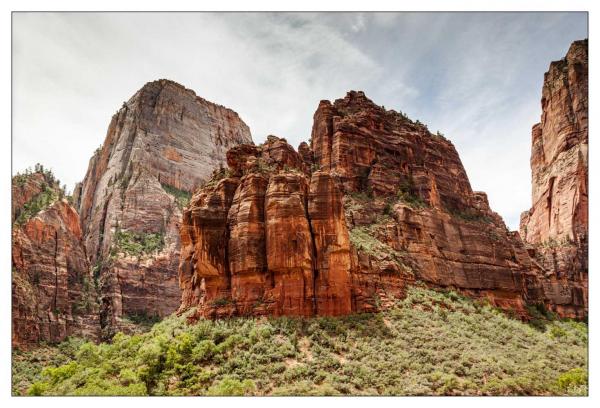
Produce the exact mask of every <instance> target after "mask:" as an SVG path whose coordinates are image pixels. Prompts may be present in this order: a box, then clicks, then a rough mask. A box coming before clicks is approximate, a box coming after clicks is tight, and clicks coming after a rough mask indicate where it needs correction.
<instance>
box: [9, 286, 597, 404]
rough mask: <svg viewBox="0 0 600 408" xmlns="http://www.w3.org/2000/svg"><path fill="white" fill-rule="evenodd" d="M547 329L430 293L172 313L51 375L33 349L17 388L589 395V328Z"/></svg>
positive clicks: (93, 348)
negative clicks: (297, 310)
mask: <svg viewBox="0 0 600 408" xmlns="http://www.w3.org/2000/svg"><path fill="white" fill-rule="evenodd" d="M544 326H545V327H543V328H542V329H539V328H535V327H533V326H532V325H530V324H526V323H523V322H521V321H518V320H514V319H511V318H509V317H508V316H506V315H505V314H503V313H501V312H499V311H497V310H496V309H494V308H492V307H490V306H487V305H485V304H483V303H480V302H475V301H472V300H470V299H467V298H463V297H461V296H459V295H457V294H455V293H452V292H449V293H440V292H434V291H432V290H428V289H424V288H412V289H411V290H410V291H409V294H408V297H407V298H406V299H405V300H403V301H399V302H398V303H397V305H396V306H395V307H394V308H391V309H389V310H386V311H384V312H382V313H378V314H371V315H355V316H348V317H343V318H318V319H290V318H277V319H265V318H263V319H241V318H239V319H232V320H226V321H216V322H212V321H200V322H199V323H197V324H195V325H191V326H190V325H187V324H186V323H185V318H184V317H170V318H168V319H166V320H164V321H162V322H161V323H158V324H156V325H155V326H154V327H153V328H152V330H151V331H150V332H148V333H144V334H138V335H134V336H126V335H122V334H118V335H117V336H115V338H114V341H113V343H112V344H101V345H93V344H90V343H86V344H84V345H83V346H81V348H80V349H79V351H78V352H77V355H76V357H75V358H74V359H72V360H71V362H70V363H68V364H65V365H63V366H60V367H58V368H48V369H46V370H45V371H44V374H43V375H41V376H40V374H39V372H38V371H35V369H34V368H32V363H31V361H30V360H28V356H30V355H31V356H34V355H35V354H36V353H37V354H40V351H39V350H38V351H35V352H30V353H21V354H20V355H18V358H16V359H15V360H16V364H14V366H13V390H19V389H20V390H23V389H24V388H25V385H26V384H27V382H28V381H29V382H31V381H38V382H37V383H35V384H34V385H33V386H32V387H30V388H29V392H30V393H31V394H110V395H115V394H154V395H156V394H160V395H164V394H170V395H206V394H209V395H244V394H245V395H264V394H268V395H273V394H274V395H307V394H317V395H324V394H325V395H337V394H356V395H379V394H387V395H423V394H459V395H480V394H494V395H498V394H579V395H581V394H584V395H585V394H587V375H586V372H587V325H585V324H584V323H576V322H571V321H549V322H546V323H545V324H544ZM63 348H64V349H65V350H66V351H65V350H63V351H61V350H58V349H54V350H50V349H47V348H45V349H42V350H43V351H42V353H52V352H54V353H56V356H55V357H54V360H56V362H58V363H64V362H65V361H68V360H69V356H70V355H72V353H71V354H69V353H70V350H71V348H72V347H67V346H63ZM60 356H62V357H60ZM59 357H60V358H59ZM13 358H14V357H13ZM38 359H39V357H38ZM61 359H63V361H60V360H61ZM49 363H50V364H51V363H52V360H49V361H44V362H42V363H39V362H38V363H37V364H38V365H37V366H35V365H34V366H33V367H39V366H41V365H47V364H49ZM24 367H25V368H27V369H28V370H29V374H28V375H25V374H23V372H22V369H23V368H24ZM15 382H16V384H15Z"/></svg>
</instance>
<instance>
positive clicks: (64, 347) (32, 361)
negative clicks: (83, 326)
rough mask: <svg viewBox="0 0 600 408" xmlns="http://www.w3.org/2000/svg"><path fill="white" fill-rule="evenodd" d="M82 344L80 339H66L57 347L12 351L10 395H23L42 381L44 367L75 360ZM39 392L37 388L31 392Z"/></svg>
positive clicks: (47, 346) (42, 346)
mask: <svg viewBox="0 0 600 408" xmlns="http://www.w3.org/2000/svg"><path fill="white" fill-rule="evenodd" d="M83 343H84V340H81V339H76V338H72V339H68V340H67V341H64V342H62V343H60V344H59V345H58V346H51V345H46V344H41V345H40V346H39V347H38V348H36V349H33V350H30V351H22V350H19V349H13V353H12V394H13V395H25V394H27V390H28V389H29V388H30V387H31V384H33V383H34V382H36V381H41V380H42V370H43V369H44V367H51V366H60V365H63V364H67V363H69V362H70V361H72V360H73V359H74V358H75V355H76V354H77V351H78V350H79V347H80V346H81V345H82V344H83ZM31 392H32V393H33V394H35V393H36V392H40V391H39V388H38V389H34V390H32V391H31Z"/></svg>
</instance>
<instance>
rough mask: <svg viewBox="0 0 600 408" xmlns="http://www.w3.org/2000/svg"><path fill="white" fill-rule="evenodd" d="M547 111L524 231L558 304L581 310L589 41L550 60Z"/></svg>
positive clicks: (536, 145) (537, 132)
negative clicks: (560, 57)
mask: <svg viewBox="0 0 600 408" xmlns="http://www.w3.org/2000/svg"><path fill="white" fill-rule="evenodd" d="M541 105H542V116H541V121H540V123H537V124H536V125H535V126H533V130H532V148H531V183H532V207H531V209H530V210H529V211H527V212H524V213H523V214H522V215H521V228H520V232H521V237H522V238H523V240H524V241H525V242H526V243H527V244H528V249H529V252H530V254H531V256H532V257H533V258H534V259H535V260H536V262H537V263H538V264H539V265H540V266H541V267H542V268H543V271H544V274H545V275H546V276H547V278H548V282H546V283H545V285H546V288H545V289H546V291H547V292H549V293H553V294H554V296H553V297H554V299H553V300H554V302H553V303H554V304H553V305H552V307H553V308H554V309H557V310H558V311H560V312H561V313H562V314H566V315H576V314H577V310H575V309H577V308H579V307H581V306H584V307H585V308H586V309H587V288H588V263H587V262H588V45H587V40H582V41H576V42H574V43H573V44H572V45H571V47H570V48H569V51H568V52H567V55H566V56H565V58H563V59H562V60H560V61H555V62H552V63H551V64H550V68H549V69H548V72H546V74H545V75H544V83H543V87H542V101H541Z"/></svg>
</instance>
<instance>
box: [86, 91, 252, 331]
mask: <svg viewBox="0 0 600 408" xmlns="http://www.w3.org/2000/svg"><path fill="white" fill-rule="evenodd" d="M248 142H251V137H250V131H249V129H248V126H246V124H244V122H243V121H242V120H241V119H240V118H239V116H238V115H237V114H236V113H235V112H233V111H231V110H229V109H227V108H224V107H222V106H219V105H215V104H213V103H211V102H208V101H206V100H204V99H202V98H200V97H198V96H196V94H195V93H194V92H193V91H191V90H189V89H186V88H184V87H183V86H181V85H179V84H176V83H174V82H171V81H167V80H159V81H155V82H151V83H148V84H146V85H145V86H144V87H143V88H142V89H140V90H139V91H138V92H137V93H136V94H135V95H134V96H133V97H132V98H131V99H130V100H129V101H128V102H126V103H124V104H123V107H122V108H121V109H120V110H119V111H118V112H117V113H116V114H115V115H114V116H113V118H112V121H111V123H110V125H109V128H108V132H107V135H106V139H105V141H104V143H103V144H102V146H101V148H99V149H98V150H97V151H96V153H95V154H94V156H93V157H92V158H91V159H90V164H89V168H88V171H87V174H86V176H85V178H84V180H83V182H82V183H81V185H80V186H78V187H77V188H76V190H75V192H74V197H75V199H76V201H77V205H78V208H79V212H80V215H81V225H82V227H83V239H84V243H85V248H86V252H87V256H88V259H89V262H90V263H91V264H92V267H93V269H94V272H95V274H96V276H97V277H98V279H99V282H100V289H101V296H102V313H101V316H102V325H103V327H105V328H106V329H107V333H106V334H110V333H112V332H114V330H116V329H126V328H127V319H126V318H137V317H140V316H142V317H152V316H159V317H162V316H165V315H168V314H170V313H171V312H173V311H174V310H176V309H177V307H178V306H179V302H180V299H181V293H180V291H179V287H178V280H177V266H178V259H179V250H180V241H179V232H178V230H179V225H178V224H179V220H180V219H181V207H182V206H183V205H185V204H186V203H187V201H188V200H189V196H190V195H191V194H190V192H192V191H193V190H194V189H195V188H197V187H198V186H199V185H200V184H201V183H202V182H203V181H205V180H206V179H207V178H208V177H209V176H210V174H211V172H212V170H213V169H214V168H218V167H219V166H222V165H224V163H225V153H226V151H227V150H228V149H229V148H231V147H233V146H235V145H236V144H239V143H248Z"/></svg>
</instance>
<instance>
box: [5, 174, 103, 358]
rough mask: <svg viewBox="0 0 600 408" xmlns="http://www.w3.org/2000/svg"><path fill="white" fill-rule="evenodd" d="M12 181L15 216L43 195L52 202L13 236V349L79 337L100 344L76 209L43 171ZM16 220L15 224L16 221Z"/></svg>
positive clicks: (21, 224) (94, 296)
mask: <svg viewBox="0 0 600 408" xmlns="http://www.w3.org/2000/svg"><path fill="white" fill-rule="evenodd" d="M17 177H19V178H21V180H20V182H15V180H13V205H14V204H15V203H21V204H20V206H16V207H13V214H19V213H20V212H21V211H22V209H23V207H25V206H26V204H27V203H31V202H32V200H36V197H39V195H40V194H48V197H49V199H48V200H51V202H48V203H47V206H46V207H45V208H41V211H39V212H38V213H37V214H33V215H32V216H31V217H30V218H27V219H21V218H22V217H19V218H17V219H16V221H17V222H15V224H14V225H13V232H12V241H13V242H12V344H13V346H19V347H28V346H31V345H33V344H36V343H38V342H40V341H45V342H59V341H62V340H64V339H66V338H67V337H68V336H72V335H76V336H78V337H86V338H88V339H92V340H95V339H98V338H99V335H100V321H99V314H98V311H99V307H98V302H97V292H96V287H95V286H94V281H93V277H92V275H91V271H90V267H89V263H88V261H87V258H86V255H85V248H84V247H83V245H82V241H81V238H82V232H81V227H80V220H79V216H78V214H77V212H76V211H75V209H74V208H73V207H72V206H71V205H70V204H69V203H68V202H67V201H66V200H64V199H61V198H59V191H58V186H57V185H55V184H53V183H49V182H48V180H47V179H46V175H44V174H43V173H41V172H36V173H32V174H30V175H27V176H17ZM13 221H15V220H13Z"/></svg>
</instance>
